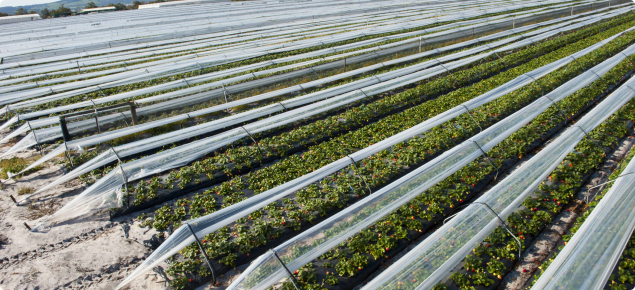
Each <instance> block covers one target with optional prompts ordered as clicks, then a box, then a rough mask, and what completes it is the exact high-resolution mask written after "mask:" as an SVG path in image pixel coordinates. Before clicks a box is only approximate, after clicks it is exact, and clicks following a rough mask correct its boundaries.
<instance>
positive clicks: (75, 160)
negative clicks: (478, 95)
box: [64, 28, 540, 169]
mask: <svg viewBox="0 0 635 290" xmlns="http://www.w3.org/2000/svg"><path fill="white" fill-rule="evenodd" d="M536 29H540V28H536ZM494 41H496V40H492V41H489V42H494ZM489 42H482V43H480V45H485V44H487V43H489ZM470 48H471V46H470V47H466V48H463V49H460V50H457V51H451V52H444V53H441V54H438V55H434V56H430V57H423V58H421V59H417V60H414V61H410V62H408V63H405V64H400V65H392V66H384V67H381V68H379V69H377V70H374V71H372V72H367V73H364V74H361V75H357V76H353V77H348V78H346V79H343V80H339V81H335V82H332V83H329V84H326V85H323V86H320V87H316V88H313V89H311V90H307V91H306V93H313V92H318V91H321V90H326V89H329V88H333V87H336V86H339V85H343V84H346V83H350V82H353V81H356V80H360V79H364V78H369V77H372V76H375V75H378V74H381V73H385V72H389V71H394V70H397V69H401V68H405V67H408V66H411V65H414V64H418V63H421V62H424V61H429V60H431V59H433V58H438V57H442V56H445V55H449V54H452V53H457V52H460V51H464V50H467V49H470ZM416 52H417V50H416V49H413V50H410V51H400V52H397V53H396V54H391V55H388V56H384V57H382V58H380V59H378V60H375V59H373V60H371V62H373V63H380V62H383V61H385V59H386V58H393V59H394V58H395V57H402V56H405V55H410V54H413V53H416ZM492 59H493V58H490V59H489V60H492ZM358 64H359V66H362V65H364V64H362V63H358ZM368 64H370V63H368ZM331 73H332V71H330V72H328V74H331ZM289 82H290V84H288V85H285V84H284V83H283V84H282V85H279V84H278V83H276V88H282V87H288V86H291V85H293V84H295V83H294V82H297V80H289ZM408 87H411V86H408ZM258 90H259V92H258V93H264V92H261V91H260V90H262V89H261V88H258ZM250 93H251V91H248V92H247V93H246V92H242V93H240V94H229V95H228V97H229V98H230V99H232V100H236V99H241V98H244V97H249V96H250V95H251V94H250ZM296 96H297V93H291V94H286V95H282V96H280V97H276V98H274V99H272V100H265V101H260V102H257V103H253V104H250V105H243V106H240V107H234V108H232V109H231V113H225V112H215V113H213V114H209V115H204V116H199V117H196V118H193V120H190V121H184V122H177V123H174V124H169V125H164V126H161V127H160V128H153V129H149V130H147V131H144V132H139V133H135V134H131V135H128V136H125V137H122V138H118V139H115V140H112V141H109V142H107V143H105V144H101V145H99V146H97V147H96V148H95V149H94V150H87V152H83V153H81V154H77V153H75V154H73V155H72V156H71V158H72V164H73V165H74V166H78V165H80V164H83V163H84V162H86V161H88V160H89V159H91V158H93V157H95V156H97V155H98V154H100V153H102V152H104V151H106V150H108V149H109V148H110V147H114V146H117V145H121V144H125V143H129V142H132V141H133V140H138V139H142V138H147V137H150V136H156V135H159V134H164V133H167V132H171V131H174V130H178V129H180V128H182V127H183V126H184V124H185V126H187V125H191V124H201V123H204V122H206V121H209V120H213V119H218V118H222V117H225V116H227V115H229V114H233V113H238V112H242V111H246V110H249V109H253V108H256V107H260V106H266V105H270V104H273V103H277V102H280V101H282V100H286V99H290V98H293V97H296ZM369 101H372V100H366V102H369ZM219 102H220V101H218V102H216V103H219ZM85 149H88V148H85ZM64 162H65V163H66V166H67V168H69V169H70V168H71V164H70V162H69V161H68V159H64Z"/></svg>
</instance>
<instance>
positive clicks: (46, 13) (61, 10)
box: [0, 0, 168, 18]
mask: <svg viewBox="0 0 635 290" xmlns="http://www.w3.org/2000/svg"><path fill="white" fill-rule="evenodd" d="M159 2H168V0H156V1H147V2H146V1H134V2H132V4H129V5H126V4H122V3H116V4H115V3H110V4H108V5H107V7H115V10H132V9H139V5H143V4H150V3H159ZM98 7H99V6H97V4H95V2H88V4H86V6H85V7H84V9H90V8H98ZM79 11H81V9H80V8H79V7H78V8H77V12H79ZM72 12H73V11H72V10H71V9H70V8H68V7H64V4H61V5H60V6H59V7H58V8H57V9H51V10H49V9H48V8H44V9H42V10H40V11H39V12H38V11H35V10H31V11H27V10H26V9H24V8H23V7H20V8H18V9H17V10H16V11H15V12H14V14H13V15H25V14H39V15H40V17H42V18H49V17H54V16H55V15H68V14H69V13H72ZM3 16H11V14H9V13H3V12H0V17H3Z"/></svg>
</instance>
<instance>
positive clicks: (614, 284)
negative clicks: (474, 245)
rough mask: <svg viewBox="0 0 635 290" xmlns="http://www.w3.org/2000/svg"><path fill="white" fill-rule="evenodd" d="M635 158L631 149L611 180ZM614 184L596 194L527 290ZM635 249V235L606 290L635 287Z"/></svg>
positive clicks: (540, 267)
mask: <svg viewBox="0 0 635 290" xmlns="http://www.w3.org/2000/svg"><path fill="white" fill-rule="evenodd" d="M633 157H635V150H633V148H631V149H630V152H629V154H628V156H627V157H626V158H624V159H623V160H622V161H621V162H620V164H619V167H618V168H617V169H615V170H614V171H613V173H611V175H610V176H609V180H615V179H616V178H617V177H618V176H620V175H622V174H623V173H624V169H625V168H626V165H627V164H628V163H629V162H630V161H631V160H632V159H633ZM613 184H614V183H609V184H607V185H606V186H605V187H603V188H604V189H603V190H602V191H601V192H598V193H595V194H596V195H595V198H593V199H592V200H591V202H589V204H588V205H587V206H588V207H587V208H586V209H585V211H584V212H583V213H582V214H581V215H580V216H578V217H577V218H576V221H575V223H574V224H573V226H572V227H571V229H570V230H568V231H567V232H565V233H563V235H562V240H561V242H559V246H558V248H557V249H556V250H555V252H554V253H553V254H552V255H551V256H550V257H549V258H548V259H545V260H544V261H542V263H541V264H540V266H539V267H538V269H539V270H540V271H537V272H536V273H535V274H534V275H533V277H532V280H531V283H529V284H528V285H527V287H525V288H526V289H529V288H531V286H533V285H534V283H535V282H536V281H537V280H538V278H540V276H541V275H542V274H543V273H544V271H545V270H547V268H548V267H549V265H550V264H551V262H553V260H554V259H555V258H556V256H558V254H559V253H560V251H562V249H563V248H564V246H565V245H566V244H567V242H568V241H569V240H570V239H571V238H572V237H573V235H574V234H575V233H576V232H577V231H578V230H579V229H580V227H581V226H582V224H583V223H584V222H585V220H586V219H587V218H588V217H589V215H590V214H591V212H592V211H593V210H594V209H595V207H596V206H597V205H598V203H599V202H600V200H602V198H604V195H605V194H606V193H607V192H608V191H609V190H610V189H611V187H612V186H613ZM589 194H591V192H589ZM634 248H635V235H634V236H632V237H631V238H630V240H629V242H628V243H627V244H626V248H625V249H624V251H623V252H622V255H621V256H620V259H619V261H618V262H617V265H616V266H615V269H614V270H613V274H612V275H611V276H610V277H609V279H608V281H607V283H606V285H605V288H604V289H610V290H626V289H631V288H632V287H633V286H635V285H634V284H635V260H634V259H635V250H634Z"/></svg>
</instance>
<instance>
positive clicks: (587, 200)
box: [585, 172, 635, 204]
mask: <svg viewBox="0 0 635 290" xmlns="http://www.w3.org/2000/svg"><path fill="white" fill-rule="evenodd" d="M633 173H635V172H629V173H624V174H622V175H620V176H618V177H615V179H613V180H609V181H607V182H604V183H602V184H598V185H596V186H594V187H591V188H589V193H591V189H594V188H597V187H600V186H601V188H600V189H599V190H598V191H597V192H596V193H595V195H594V196H593V198H592V199H591V200H593V199H595V197H596V196H597V195H598V193H600V192H602V188H603V187H604V186H605V185H607V184H609V183H611V182H615V181H617V179H618V178H620V177H622V176H624V175H630V174H633ZM585 201H586V203H587V204H589V195H588V194H587V196H586V200H585Z"/></svg>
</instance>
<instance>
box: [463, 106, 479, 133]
mask: <svg viewBox="0 0 635 290" xmlns="http://www.w3.org/2000/svg"><path fill="white" fill-rule="evenodd" d="M461 106H463V108H465V111H467V115H468V116H470V118H472V121H474V124H476V126H478V128H479V129H480V130H481V131H480V132H483V128H482V127H481V125H480V124H479V123H478V122H476V119H474V116H472V114H471V113H470V109H468V108H467V106H465V105H461ZM480 132H479V133H480Z"/></svg>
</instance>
